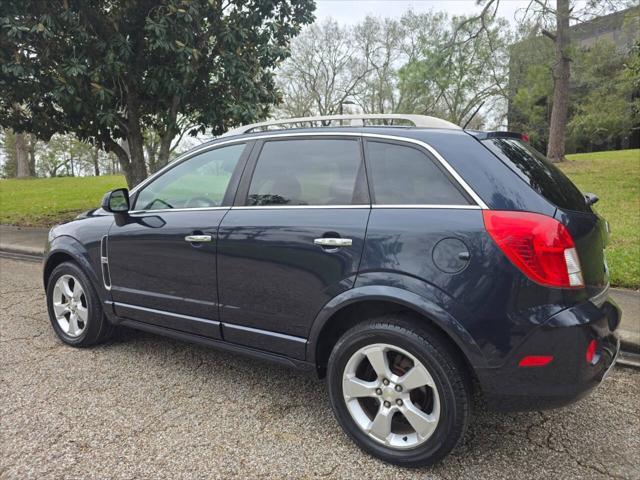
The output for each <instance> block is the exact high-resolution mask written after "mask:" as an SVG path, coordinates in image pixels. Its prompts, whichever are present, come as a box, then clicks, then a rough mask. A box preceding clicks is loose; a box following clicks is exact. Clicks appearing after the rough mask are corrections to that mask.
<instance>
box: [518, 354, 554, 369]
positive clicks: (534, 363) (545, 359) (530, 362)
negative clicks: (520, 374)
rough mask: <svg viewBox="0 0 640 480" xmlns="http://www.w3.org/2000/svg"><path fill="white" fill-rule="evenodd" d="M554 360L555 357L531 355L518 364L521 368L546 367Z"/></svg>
mask: <svg viewBox="0 0 640 480" xmlns="http://www.w3.org/2000/svg"><path fill="white" fill-rule="evenodd" d="M552 360H553V355H529V356H528V357H524V358H523V359H522V360H520V362H518V366H519V367H544V366H545V365H549V364H550V363H551V361H552Z"/></svg>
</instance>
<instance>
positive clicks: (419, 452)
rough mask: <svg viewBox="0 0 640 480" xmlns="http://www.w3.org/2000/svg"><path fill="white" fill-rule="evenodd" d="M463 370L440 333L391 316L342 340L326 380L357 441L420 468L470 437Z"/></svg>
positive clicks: (346, 427) (360, 326)
mask: <svg viewBox="0 0 640 480" xmlns="http://www.w3.org/2000/svg"><path fill="white" fill-rule="evenodd" d="M464 373H465V372H464V370H463V367H462V365H460V362H458V361H457V360H456V358H455V356H454V355H453V354H452V353H451V352H450V350H449V349H448V348H447V346H446V345H445V344H444V343H443V342H441V341H440V340H439V339H438V337H437V336H436V335H434V336H431V335H428V334H427V333H425V332H423V331H422V330H421V329H418V328H416V327H415V326H414V323H412V320H411V319H407V318H405V317H402V316H385V317H380V318H378V319H375V320H371V321H369V322H365V323H361V324H358V325H356V326H355V327H353V328H352V329H351V330H349V331H347V332H346V333H345V334H344V335H343V336H342V337H341V338H340V339H339V340H338V342H337V343H336V345H335V347H334V349H333V351H332V353H331V356H330V358H329V365H328V371H327V378H328V384H329V395H330V399H331V405H332V407H333V411H334V413H335V415H336V417H337V419H338V421H339V422H340V424H341V425H342V427H343V428H344V430H345V431H346V432H347V434H348V435H349V436H350V437H351V438H352V439H353V440H354V441H355V442H356V443H357V444H358V446H360V447H361V448H362V449H364V450H365V451H367V452H369V453H371V454H372V455H374V456H376V457H378V458H381V459H382V460H385V461H387V462H391V463H395V464H398V465H403V466H407V467H418V466H425V465H431V464H433V463H435V462H437V461H438V460H440V459H441V458H443V457H444V456H445V455H447V454H448V453H449V452H450V451H451V450H452V449H453V448H455V446H456V445H457V444H458V443H459V442H460V441H461V439H462V437H463V435H464V432H465V430H466V427H467V423H468V421H469V417H470V409H471V392H470V388H469V385H468V382H467V381H466V377H465V374H464Z"/></svg>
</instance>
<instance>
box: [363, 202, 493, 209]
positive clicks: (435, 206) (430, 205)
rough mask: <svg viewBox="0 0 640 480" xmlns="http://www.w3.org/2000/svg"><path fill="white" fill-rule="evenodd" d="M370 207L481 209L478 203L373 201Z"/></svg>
mask: <svg viewBox="0 0 640 480" xmlns="http://www.w3.org/2000/svg"><path fill="white" fill-rule="evenodd" d="M372 208H420V209H447V210H482V207H481V206H480V205H439V204H412V203H409V204H398V205H394V204H393V203H388V204H377V203H374V204H373V205H372Z"/></svg>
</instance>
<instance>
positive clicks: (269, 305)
mask: <svg viewBox="0 0 640 480" xmlns="http://www.w3.org/2000/svg"><path fill="white" fill-rule="evenodd" d="M361 152H362V149H361V143H360V139H359V138H357V137H309V138H300V137H294V138H292V137H288V138H273V139H267V140H264V141H260V142H258V143H257V144H256V146H255V148H254V153H253V154H252V158H251V159H250V160H249V163H248V165H247V168H246V171H245V174H244V175H243V179H242V182H241V185H240V188H239V190H238V195H237V196H236V203H235V204H234V207H233V208H232V209H231V211H230V212H229V213H228V214H227V215H226V216H225V218H224V219H223V221H222V223H221V225H220V230H219V241H218V275H219V276H218V288H219V293H220V303H221V319H222V321H223V327H222V328H223V334H224V339H225V340H226V341H229V342H233V343H238V344H242V345H246V346H251V347H255V348H260V349H264V350H268V351H271V352H276V353H282V354H286V355H289V356H292V357H294V358H304V355H305V346H306V336H307V334H308V332H309V329H310V326H311V323H312V321H313V319H314V318H315V316H316V314H317V313H318V311H319V310H320V309H321V308H322V306H323V305H324V304H325V303H326V302H328V301H329V300H330V299H331V298H332V297H334V296H335V295H338V294H339V293H341V292H343V291H345V290H347V289H349V288H351V287H352V286H353V283H354V281H355V278H356V273H357V271H358V264H359V262H360V257H361V255H362V250H363V245H364V238H365V231H366V227H367V221H368V217H369V212H370V203H369V195H368V189H367V184H366V176H365V170H364V162H363V159H362V153H361Z"/></svg>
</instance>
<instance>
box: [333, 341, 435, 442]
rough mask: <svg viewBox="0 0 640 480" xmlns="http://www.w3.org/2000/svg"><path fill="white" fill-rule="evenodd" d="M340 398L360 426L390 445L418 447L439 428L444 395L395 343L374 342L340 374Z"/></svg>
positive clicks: (422, 368)
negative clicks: (342, 398) (341, 397)
mask: <svg viewBox="0 0 640 480" xmlns="http://www.w3.org/2000/svg"><path fill="white" fill-rule="evenodd" d="M390 357H391V360H390ZM342 394H343V396H344V401H345V403H346V405H347V409H348V410H349V413H350V414H351V417H352V418H353V420H354V421H355V422H356V424H357V425H358V427H360V429H361V430H362V431H363V432H365V433H366V434H367V435H368V436H369V437H370V438H372V439H373V440H375V441H376V442H379V443H382V444H384V445H386V446H387V447H391V448H395V449H409V448H415V447H417V446H418V445H420V444H422V443H424V442H425V441H426V440H427V439H428V438H429V437H431V435H433V432H434V431H435V429H436V427H437V426H438V421H439V419H440V395H439V393H438V389H437V388H436V385H435V382H434V381H433V377H432V376H431V374H430V373H429V371H428V370H427V368H426V367H425V366H424V365H423V364H422V363H421V362H420V361H419V360H418V359H417V358H416V357H415V356H413V355H411V354H410V353H409V352H407V351H406V350H403V349H402V348H399V347H396V346H394V345H389V344H386V343H376V344H373V345H367V346H366V347H363V348H361V349H360V350H358V351H357V352H355V353H354V354H353V355H352V356H351V358H350V359H349V361H348V362H347V365H346V367H345V369H344V373H343V375H342Z"/></svg>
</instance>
